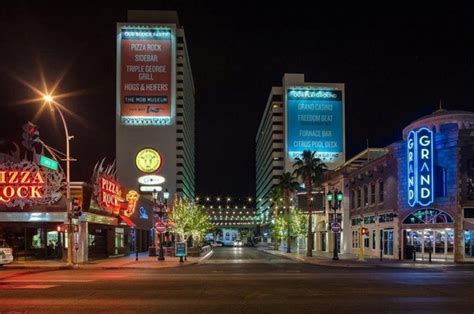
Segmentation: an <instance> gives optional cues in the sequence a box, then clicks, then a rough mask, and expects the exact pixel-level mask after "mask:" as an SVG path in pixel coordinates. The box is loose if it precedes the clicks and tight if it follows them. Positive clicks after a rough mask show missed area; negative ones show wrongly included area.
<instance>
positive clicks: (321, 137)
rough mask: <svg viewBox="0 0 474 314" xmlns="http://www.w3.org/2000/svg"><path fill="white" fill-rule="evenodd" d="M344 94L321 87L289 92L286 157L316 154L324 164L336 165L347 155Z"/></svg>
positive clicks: (293, 89)
mask: <svg viewBox="0 0 474 314" xmlns="http://www.w3.org/2000/svg"><path fill="white" fill-rule="evenodd" d="M343 109H344V107H343V103H342V91H341V90H332V89H330V88H325V89H324V88H322V87H290V88H288V90H287V121H288V124H287V130H288V132H287V153H288V157H289V158H290V159H294V158H295V157H298V156H299V155H300V154H301V153H302V152H303V151H305V150H311V151H314V152H316V154H315V156H316V157H317V158H320V159H321V160H322V161H323V162H325V163H332V162H337V160H339V159H340V158H341V156H342V154H343V152H344V147H343V145H344V143H343V130H344V126H343Z"/></svg>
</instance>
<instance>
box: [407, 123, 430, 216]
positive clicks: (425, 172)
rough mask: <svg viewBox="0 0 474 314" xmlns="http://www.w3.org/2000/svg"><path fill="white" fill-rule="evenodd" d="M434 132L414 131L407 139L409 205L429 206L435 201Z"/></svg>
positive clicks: (428, 130) (424, 129) (422, 129)
mask: <svg viewBox="0 0 474 314" xmlns="http://www.w3.org/2000/svg"><path fill="white" fill-rule="evenodd" d="M433 159H434V158H433V132H432V131H431V130H430V129H428V128H420V129H418V130H416V131H414V130H412V131H410V133H408V137H407V167H408V205H409V206H410V207H414V206H415V205H416V204H419V205H421V206H428V205H430V204H431V203H433V201H434V164H433Z"/></svg>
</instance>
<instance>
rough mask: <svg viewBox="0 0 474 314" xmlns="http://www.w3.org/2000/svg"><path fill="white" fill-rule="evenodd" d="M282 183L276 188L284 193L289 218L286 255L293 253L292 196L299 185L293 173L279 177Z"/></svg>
mask: <svg viewBox="0 0 474 314" xmlns="http://www.w3.org/2000/svg"><path fill="white" fill-rule="evenodd" d="M279 179H280V182H279V183H278V184H277V185H276V188H278V189H280V191H283V201H284V204H285V208H286V213H287V217H288V223H287V224H288V226H287V227H288V235H287V246H286V253H291V236H290V226H291V222H290V195H291V194H293V193H294V192H295V191H296V189H297V188H298V186H299V184H298V182H297V181H296V179H295V177H293V175H292V174H291V172H285V173H284V174H283V175H281V176H280V177H279Z"/></svg>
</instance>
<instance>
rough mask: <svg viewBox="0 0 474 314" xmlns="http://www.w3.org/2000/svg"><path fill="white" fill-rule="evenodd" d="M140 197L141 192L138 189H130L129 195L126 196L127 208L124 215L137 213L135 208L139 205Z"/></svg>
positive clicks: (128, 215)
mask: <svg viewBox="0 0 474 314" xmlns="http://www.w3.org/2000/svg"><path fill="white" fill-rule="evenodd" d="M139 198H140V194H138V192H137V191H134V190H130V191H128V193H127V195H126V196H125V200H126V201H127V209H126V210H125V212H124V215H125V216H127V217H130V216H132V215H133V213H135V209H136V207H137V202H138V199H139Z"/></svg>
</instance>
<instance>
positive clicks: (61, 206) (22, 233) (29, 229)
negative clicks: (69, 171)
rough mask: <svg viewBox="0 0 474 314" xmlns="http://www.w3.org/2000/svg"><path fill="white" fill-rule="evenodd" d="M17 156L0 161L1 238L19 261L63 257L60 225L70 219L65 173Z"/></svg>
mask: <svg viewBox="0 0 474 314" xmlns="http://www.w3.org/2000/svg"><path fill="white" fill-rule="evenodd" d="M18 155H19V154H18ZM16 156H17V155H12V156H7V155H3V158H4V160H0V239H5V240H6V243H7V244H8V245H9V246H11V247H12V249H13V255H14V258H15V259H16V260H34V259H61V258H62V257H63V253H64V249H65V241H64V234H63V233H61V232H60V231H61V230H58V227H59V226H60V225H62V224H63V223H64V222H65V221H66V220H67V215H66V200H65V198H64V196H63V182H64V177H63V174H62V173H61V172H58V171H54V170H51V169H48V168H44V167H41V166H40V165H38V164H36V163H34V162H30V161H28V160H19V159H17V157H16Z"/></svg>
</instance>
